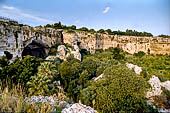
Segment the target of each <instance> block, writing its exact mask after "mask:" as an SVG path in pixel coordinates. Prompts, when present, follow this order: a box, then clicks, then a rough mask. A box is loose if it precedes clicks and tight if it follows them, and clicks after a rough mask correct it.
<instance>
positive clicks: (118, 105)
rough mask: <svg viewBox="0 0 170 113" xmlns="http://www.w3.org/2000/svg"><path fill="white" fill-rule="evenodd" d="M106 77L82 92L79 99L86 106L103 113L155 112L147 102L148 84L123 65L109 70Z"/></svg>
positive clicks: (105, 72) (106, 71)
mask: <svg viewBox="0 0 170 113" xmlns="http://www.w3.org/2000/svg"><path fill="white" fill-rule="evenodd" d="M104 75H105V77H104V78H103V79H101V80H98V81H97V82H95V83H93V84H92V85H90V86H89V87H88V88H86V89H83V90H82V91H81V93H80V95H79V99H80V100H81V101H82V102H83V103H84V104H86V105H88V104H90V105H93V106H94V108H95V109H97V110H98V111H101V112H103V113H106V112H120V111H121V112H136V113H137V112H148V111H150V110H153V109H150V108H149V107H148V106H147V103H146V101H145V92H146V91H147V86H148V84H147V82H146V81H145V80H144V79H143V78H142V77H141V76H139V75H136V74H135V73H134V72H133V71H130V70H129V69H128V68H127V67H125V66H122V65H118V66H113V67H109V68H107V69H106V70H105V71H104ZM85 95H86V96H85ZM84 96H85V97H84Z"/></svg>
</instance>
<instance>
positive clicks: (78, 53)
mask: <svg viewBox="0 0 170 113" xmlns="http://www.w3.org/2000/svg"><path fill="white" fill-rule="evenodd" d="M71 54H73V56H74V58H75V59H78V60H80V61H81V54H80V52H77V51H72V52H71Z"/></svg>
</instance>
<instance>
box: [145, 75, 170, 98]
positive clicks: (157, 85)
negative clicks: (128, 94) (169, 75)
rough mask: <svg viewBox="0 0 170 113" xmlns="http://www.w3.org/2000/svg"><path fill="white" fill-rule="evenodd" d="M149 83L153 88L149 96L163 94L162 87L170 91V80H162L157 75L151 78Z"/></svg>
mask: <svg viewBox="0 0 170 113" xmlns="http://www.w3.org/2000/svg"><path fill="white" fill-rule="evenodd" d="M149 84H150V85H151V86H152V88H151V89H150V91H148V92H147V97H148V98H149V97H153V96H159V95H161V93H162V89H161V88H162V87H164V88H165V89H166V90H169V91H170V81H165V82H161V81H160V80H159V78H158V77H156V76H155V75H154V76H152V78H150V80H149Z"/></svg>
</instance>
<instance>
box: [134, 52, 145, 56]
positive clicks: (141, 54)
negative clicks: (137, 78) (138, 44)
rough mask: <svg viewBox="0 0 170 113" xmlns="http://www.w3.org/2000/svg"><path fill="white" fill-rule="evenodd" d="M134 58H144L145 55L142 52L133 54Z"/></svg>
mask: <svg viewBox="0 0 170 113" xmlns="http://www.w3.org/2000/svg"><path fill="white" fill-rule="evenodd" d="M134 56H136V57H143V56H145V53H144V52H143V51H139V52H138V53H134Z"/></svg>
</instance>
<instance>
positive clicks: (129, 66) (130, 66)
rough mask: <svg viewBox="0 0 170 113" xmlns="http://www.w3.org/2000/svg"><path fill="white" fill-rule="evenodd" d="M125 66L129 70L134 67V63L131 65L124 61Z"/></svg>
mask: <svg viewBox="0 0 170 113" xmlns="http://www.w3.org/2000/svg"><path fill="white" fill-rule="evenodd" d="M126 66H127V67H128V68H129V69H130V70H132V69H133V68H134V65H133V64H129V63H126Z"/></svg>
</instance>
